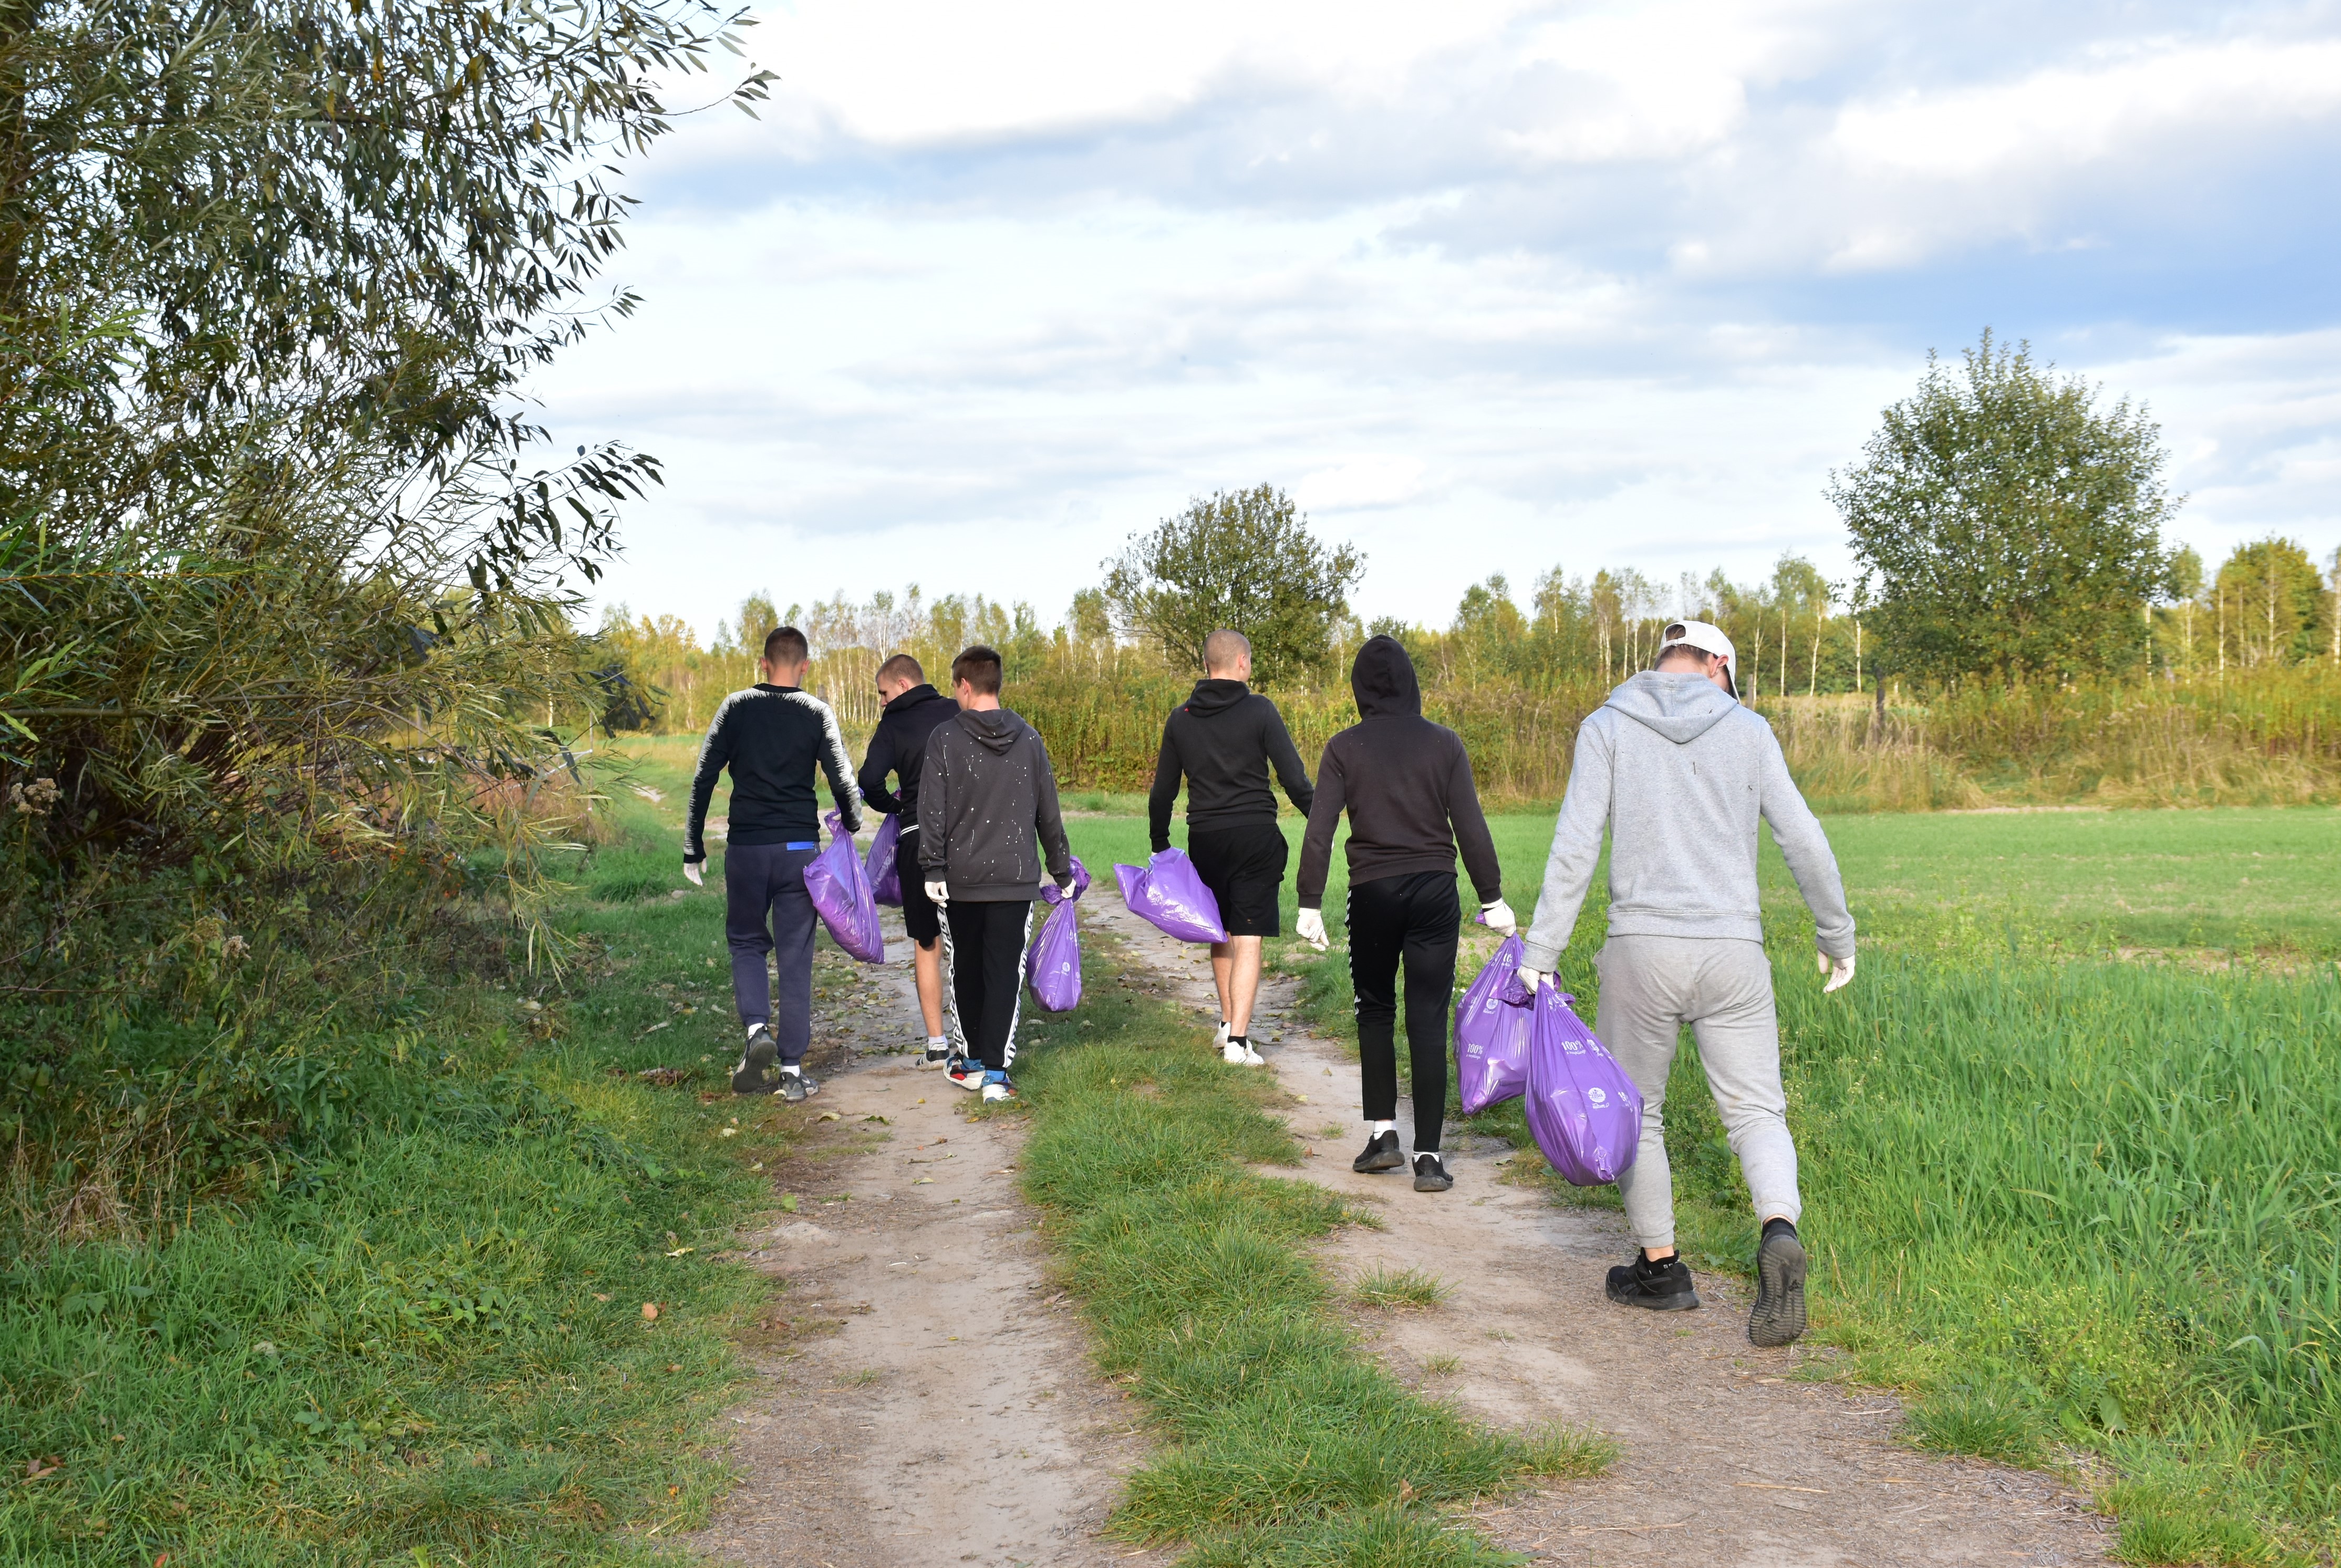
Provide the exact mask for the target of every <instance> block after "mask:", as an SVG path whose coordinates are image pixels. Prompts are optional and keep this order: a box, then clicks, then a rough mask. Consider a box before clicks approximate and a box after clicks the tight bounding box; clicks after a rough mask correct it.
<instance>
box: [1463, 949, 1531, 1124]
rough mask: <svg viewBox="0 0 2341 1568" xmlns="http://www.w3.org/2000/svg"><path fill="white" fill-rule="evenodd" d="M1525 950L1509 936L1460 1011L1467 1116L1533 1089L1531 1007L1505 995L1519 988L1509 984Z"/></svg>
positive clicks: (1472, 987)
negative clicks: (1530, 1075) (1530, 1033)
mask: <svg viewBox="0 0 2341 1568" xmlns="http://www.w3.org/2000/svg"><path fill="white" fill-rule="evenodd" d="M1520 951H1521V948H1520V939H1519V938H1518V937H1507V938H1504V945H1503V946H1502V947H1500V948H1497V949H1496V956H1495V957H1494V958H1490V959H1489V960H1488V967H1487V968H1484V969H1481V970H1480V971H1479V978H1478V979H1475V980H1473V981H1472V982H1471V985H1470V988H1469V989H1468V990H1466V991H1465V992H1464V993H1463V1000H1462V1001H1461V1002H1460V1003H1459V1004H1457V1006H1456V1008H1455V1081H1456V1083H1457V1085H1458V1086H1459V1087H1460V1088H1461V1090H1462V1094H1463V1114H1464V1115H1465V1116H1476V1115H1478V1114H1479V1112H1481V1111H1483V1110H1486V1109H1487V1108H1488V1107H1489V1106H1492V1105H1494V1104H1495V1103H1496V1102H1497V1101H1498V1100H1508V1099H1510V1098H1511V1097H1513V1096H1514V1095H1517V1094H1521V1093H1524V1092H1526V1090H1527V1088H1528V1087H1529V1007H1528V1004H1527V1003H1526V1002H1525V1001H1519V1002H1513V1001H1509V1000H1507V999H1506V997H1505V995H1504V993H1505V991H1506V990H1507V989H1508V988H1509V989H1510V990H1511V991H1513V992H1514V993H1516V994H1517V993H1518V991H1519V987H1518V986H1512V987H1507V986H1506V984H1505V982H1506V981H1508V980H1509V979H1510V978H1511V976H1512V971H1513V970H1515V969H1517V968H1519V967H1520Z"/></svg>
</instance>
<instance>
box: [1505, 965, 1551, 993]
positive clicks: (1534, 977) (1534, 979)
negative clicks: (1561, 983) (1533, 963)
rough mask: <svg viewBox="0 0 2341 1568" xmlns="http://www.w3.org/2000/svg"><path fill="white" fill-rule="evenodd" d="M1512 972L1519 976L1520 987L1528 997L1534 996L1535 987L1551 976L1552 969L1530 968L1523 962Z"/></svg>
mask: <svg viewBox="0 0 2341 1568" xmlns="http://www.w3.org/2000/svg"><path fill="white" fill-rule="evenodd" d="M1512 973H1514V974H1516V975H1518V976H1519V978H1520V987H1521V989H1523V990H1525V991H1527V992H1528V994H1529V996H1530V997H1534V996H1535V995H1536V994H1537V987H1539V986H1540V985H1542V984H1544V983H1545V982H1546V981H1547V980H1549V979H1551V978H1552V971H1551V970H1550V969H1531V968H1529V967H1528V966H1527V965H1525V964H1523V965H1521V966H1520V967H1519V968H1517V969H1515V970H1513V971H1512Z"/></svg>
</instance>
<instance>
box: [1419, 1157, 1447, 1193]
mask: <svg viewBox="0 0 2341 1568" xmlns="http://www.w3.org/2000/svg"><path fill="white" fill-rule="evenodd" d="M1454 1185H1455V1178H1454V1177H1453V1176H1449V1175H1448V1174H1447V1162H1446V1161H1445V1160H1442V1159H1440V1158H1439V1156H1437V1155H1436V1154H1417V1155H1416V1156H1414V1190H1415V1191H1417V1192H1445V1191H1446V1190H1447V1189H1448V1188H1449V1187H1451V1186H1454Z"/></svg>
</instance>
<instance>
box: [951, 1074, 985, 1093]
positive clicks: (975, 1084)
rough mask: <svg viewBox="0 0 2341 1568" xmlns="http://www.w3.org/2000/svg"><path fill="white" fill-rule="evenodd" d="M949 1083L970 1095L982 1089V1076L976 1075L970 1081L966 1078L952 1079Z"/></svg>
mask: <svg viewBox="0 0 2341 1568" xmlns="http://www.w3.org/2000/svg"><path fill="white" fill-rule="evenodd" d="M951 1082H952V1083H954V1084H956V1085H958V1086H959V1087H961V1088H963V1089H966V1090H968V1091H970V1092H971V1093H975V1092H980V1091H981V1089H982V1087H983V1075H982V1074H981V1073H978V1074H977V1075H976V1076H975V1077H974V1078H973V1079H972V1080H970V1079H967V1078H953V1079H951Z"/></svg>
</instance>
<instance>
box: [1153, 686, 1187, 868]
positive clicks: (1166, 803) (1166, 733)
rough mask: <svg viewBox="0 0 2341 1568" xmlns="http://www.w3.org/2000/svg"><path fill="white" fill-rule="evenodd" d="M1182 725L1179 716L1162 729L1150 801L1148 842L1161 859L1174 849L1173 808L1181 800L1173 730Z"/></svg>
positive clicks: (1172, 717) (1174, 716)
mask: <svg viewBox="0 0 2341 1568" xmlns="http://www.w3.org/2000/svg"><path fill="white" fill-rule="evenodd" d="M1178 722H1179V715H1178V714H1176V713H1175V712H1174V713H1173V714H1171V715H1170V718H1169V719H1167V720H1165V721H1164V723H1163V726H1162V749H1161V753H1160V754H1159V755H1157V756H1156V757H1155V759H1154V788H1153V789H1151V791H1149V792H1148V794H1147V797H1146V830H1147V837H1148V840H1149V841H1150V842H1151V844H1152V845H1153V847H1154V852H1155V853H1156V854H1158V855H1160V854H1161V853H1162V851H1163V850H1165V849H1169V848H1170V807H1171V805H1172V804H1173V803H1174V802H1175V801H1177V799H1179V776H1180V772H1181V771H1182V769H1180V766H1179V743H1178V742H1177V741H1176V740H1173V739H1171V738H1170V730H1171V727H1172V726H1173V725H1175V724H1177V723H1178Z"/></svg>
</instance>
